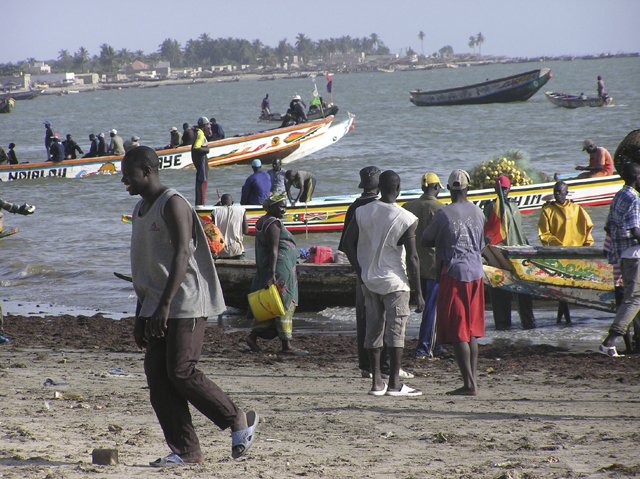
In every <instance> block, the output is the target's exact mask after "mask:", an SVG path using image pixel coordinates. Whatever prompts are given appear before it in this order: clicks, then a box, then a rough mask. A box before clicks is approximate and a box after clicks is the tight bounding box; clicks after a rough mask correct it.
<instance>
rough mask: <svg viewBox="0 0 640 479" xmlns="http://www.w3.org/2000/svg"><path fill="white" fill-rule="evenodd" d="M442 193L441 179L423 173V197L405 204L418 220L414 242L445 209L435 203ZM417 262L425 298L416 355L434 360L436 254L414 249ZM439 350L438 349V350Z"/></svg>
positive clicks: (420, 248)
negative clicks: (437, 213)
mask: <svg viewBox="0 0 640 479" xmlns="http://www.w3.org/2000/svg"><path fill="white" fill-rule="evenodd" d="M441 189H442V184H441V183H440V178H438V175H436V174H435V173H426V174H425V175H424V176H423V177H422V191H423V193H424V194H423V195H422V196H421V197H420V198H418V199H417V200H413V201H409V202H407V203H405V205H404V208H405V209H406V210H408V211H410V212H411V213H413V214H414V215H416V216H417V217H418V227H417V228H416V238H421V237H422V233H423V232H424V230H425V229H426V228H427V226H429V223H431V219H432V218H433V215H435V214H436V211H438V210H439V209H441V208H442V207H443V206H444V205H443V204H442V203H440V202H439V201H438V194H439V193H440V190H441ZM416 247H417V249H418V257H419V258H420V285H421V287H422V296H423V297H424V304H425V305H424V311H423V312H422V324H421V325H420V334H419V335H418V344H417V346H416V351H415V355H416V357H417V358H421V359H426V358H433V353H434V349H436V344H435V334H434V333H435V329H434V326H435V320H436V297H437V295H438V283H437V282H436V250H435V248H433V247H427V246H422V245H420V244H417V245H416ZM437 348H438V349H440V350H441V349H442V347H441V346H437Z"/></svg>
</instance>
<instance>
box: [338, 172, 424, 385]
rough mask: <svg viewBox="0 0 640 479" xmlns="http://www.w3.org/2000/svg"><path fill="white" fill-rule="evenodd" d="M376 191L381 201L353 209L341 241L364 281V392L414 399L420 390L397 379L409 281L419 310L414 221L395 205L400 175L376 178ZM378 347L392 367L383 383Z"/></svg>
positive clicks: (422, 301) (383, 174)
mask: <svg viewBox="0 0 640 479" xmlns="http://www.w3.org/2000/svg"><path fill="white" fill-rule="evenodd" d="M379 188H380V201H373V202H371V203H369V204H367V205H364V206H361V207H360V208H358V209H357V210H356V212H355V216H354V218H353V220H352V221H351V223H350V224H349V227H348V228H347V232H346V234H345V238H344V242H343V247H344V252H345V253H346V254H347V257H348V258H349V262H350V263H351V265H352V266H353V268H354V269H355V270H356V273H357V274H358V276H360V278H361V279H362V283H363V285H362V290H363V292H364V297H365V310H366V323H367V328H366V329H367V330H366V336H365V341H364V347H365V348H366V349H367V352H368V354H369V362H370V366H371V373H372V375H373V385H372V387H371V390H370V391H369V394H370V395H372V396H383V395H385V394H386V395H387V396H419V395H421V394H422V392H421V391H417V390H415V389H413V388H410V387H408V386H407V385H406V384H401V383H400V377H399V376H400V362H401V360H402V353H403V351H404V335H405V327H406V322H407V318H408V317H409V292H410V290H411V288H410V285H409V282H411V286H412V287H413V290H414V291H415V295H416V301H417V303H418V307H417V308H416V312H421V311H422V310H423V309H424V299H423V297H422V290H421V288H420V265H419V259H418V253H417V249H416V242H415V235H416V227H417V225H418V218H417V217H416V216H415V215H413V214H412V213H410V212H408V211H407V210H405V209H403V208H401V207H400V206H399V205H398V204H397V203H396V198H397V197H398V194H399V193H400V177H399V176H398V175H397V174H396V173H395V172H394V171H392V170H387V171H385V172H384V173H382V174H381V175H380V178H379ZM405 250H406V252H405ZM407 270H408V273H409V274H408V275H407ZM383 344H386V346H387V349H388V351H389V359H390V363H391V364H390V371H389V384H388V385H387V384H385V383H384V382H383V381H382V376H381V372H380V352H381V350H382V346H383Z"/></svg>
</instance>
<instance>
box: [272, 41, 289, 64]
mask: <svg viewBox="0 0 640 479" xmlns="http://www.w3.org/2000/svg"><path fill="white" fill-rule="evenodd" d="M291 50H292V47H291V45H290V44H289V43H287V39H286V38H283V39H282V40H280V41H279V42H278V46H277V47H276V56H277V57H278V62H279V63H280V64H283V63H284V62H285V61H286V59H287V57H288V56H289V54H290V53H291Z"/></svg>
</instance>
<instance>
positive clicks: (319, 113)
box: [258, 104, 339, 122]
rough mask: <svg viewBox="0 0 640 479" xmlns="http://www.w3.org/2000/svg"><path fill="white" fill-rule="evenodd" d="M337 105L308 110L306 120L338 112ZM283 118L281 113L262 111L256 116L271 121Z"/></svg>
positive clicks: (261, 119) (259, 119)
mask: <svg viewBox="0 0 640 479" xmlns="http://www.w3.org/2000/svg"><path fill="white" fill-rule="evenodd" d="M338 110H339V108H338V106H337V105H333V104H332V105H328V107H327V108H325V109H324V110H320V109H316V110H314V111H310V112H309V113H307V120H309V121H313V120H319V119H321V118H326V117H328V116H335V115H336V114H337V113H338ZM283 120H284V115H282V114H281V113H269V114H268V115H265V114H264V113H263V114H262V115H260V116H259V117H258V121H273V122H276V121H277V122H282V121H283Z"/></svg>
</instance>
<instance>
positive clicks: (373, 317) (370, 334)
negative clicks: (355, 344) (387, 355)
mask: <svg viewBox="0 0 640 479" xmlns="http://www.w3.org/2000/svg"><path fill="white" fill-rule="evenodd" d="M362 291H363V293H364V307H365V312H366V324H367V332H366V334H365V338H364V347H365V348H366V349H376V348H381V347H382V346H387V347H388V348H404V332H405V327H406V325H407V318H408V317H409V291H396V292H393V293H388V294H377V293H374V292H373V291H370V290H369V289H368V288H367V287H366V286H365V285H364V284H363V285H362Z"/></svg>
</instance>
